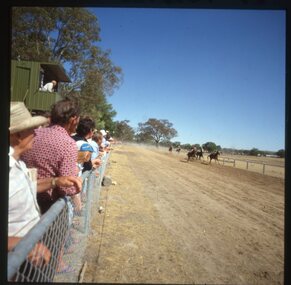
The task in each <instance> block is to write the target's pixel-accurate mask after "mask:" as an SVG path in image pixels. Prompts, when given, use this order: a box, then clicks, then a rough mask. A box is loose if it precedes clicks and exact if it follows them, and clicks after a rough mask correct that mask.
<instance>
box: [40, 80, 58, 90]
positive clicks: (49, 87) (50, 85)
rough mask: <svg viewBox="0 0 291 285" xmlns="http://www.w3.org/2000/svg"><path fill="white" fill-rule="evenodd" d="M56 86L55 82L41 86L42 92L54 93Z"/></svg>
mask: <svg viewBox="0 0 291 285" xmlns="http://www.w3.org/2000/svg"><path fill="white" fill-rule="evenodd" d="M56 85H57V81H55V80H52V81H51V82H48V83H47V84H46V85H45V86H43V88H42V91H48V92H54V88H55V86H56Z"/></svg>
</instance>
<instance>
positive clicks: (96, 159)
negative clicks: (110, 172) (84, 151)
mask: <svg viewBox="0 0 291 285" xmlns="http://www.w3.org/2000/svg"><path fill="white" fill-rule="evenodd" d="M101 164H102V160H101V159H99V158H95V159H92V165H93V168H97V167H98V166H100V165H101Z"/></svg>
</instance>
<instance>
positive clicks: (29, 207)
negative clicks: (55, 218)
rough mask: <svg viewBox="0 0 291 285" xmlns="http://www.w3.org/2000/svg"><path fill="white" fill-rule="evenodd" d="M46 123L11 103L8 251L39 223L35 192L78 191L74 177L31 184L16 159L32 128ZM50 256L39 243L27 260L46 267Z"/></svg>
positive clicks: (29, 140) (29, 142) (27, 146)
mask: <svg viewBox="0 0 291 285" xmlns="http://www.w3.org/2000/svg"><path fill="white" fill-rule="evenodd" d="M46 123H47V119H46V118H45V117H41V116H36V117H32V116H31V114H30V113H29V112H28V110H27V109H26V107H25V105H24V104H23V103H22V102H11V107H10V128H9V131H10V152H9V157H10V160H9V166H10V169H9V213H8V251H10V250H12V249H13V248H14V247H15V246H16V245H17V244H18V242H19V241H20V240H21V239H22V238H23V236H25V235H26V233H27V232H28V231H29V230H30V229H31V228H33V227H34V226H35V225H36V223H38V221H39V220H40V212H39V207H38V204H37V201H36V192H37V191H39V192H42V191H45V190H47V189H49V188H51V185H52V184H55V185H57V186H72V185H75V186H76V187H77V188H78V189H79V191H80V189H81V182H80V180H78V179H77V178H76V177H57V178H53V179H54V181H53V179H52V178H49V179H48V178H47V179H43V180H38V181H35V182H34V181H33V180H32V179H31V177H30V175H29V171H28V169H27V167H26V165H25V163H24V162H23V161H21V160H20V156H21V155H22V154H24V153H25V152H26V151H28V150H29V149H31V148H32V145H33V140H34V129H35V128H37V127H39V126H41V125H44V124H46ZM50 256H51V253H50V251H49V250H48V248H47V247H46V246H45V245H43V244H42V243H37V244H36V245H35V247H34V248H33V250H32V251H31V252H30V253H29V255H28V259H29V260H30V262H31V263H33V264H34V265H40V264H41V263H42V262H44V263H45V264H48V262H49V260H50Z"/></svg>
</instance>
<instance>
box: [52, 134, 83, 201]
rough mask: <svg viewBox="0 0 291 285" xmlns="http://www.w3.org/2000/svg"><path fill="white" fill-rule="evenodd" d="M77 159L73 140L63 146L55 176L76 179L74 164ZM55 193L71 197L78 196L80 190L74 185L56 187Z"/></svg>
mask: <svg viewBox="0 0 291 285" xmlns="http://www.w3.org/2000/svg"><path fill="white" fill-rule="evenodd" d="M77 158H78V150H77V145H76V143H75V141H74V140H72V141H71V142H69V143H66V144H65V145H64V149H63V151H62V159H61V160H60V162H59V164H58V170H57V176H59V177H60V176H74V177H76V175H77V173H76V162H77ZM55 191H57V193H58V194H59V196H61V197H62V196H73V195H76V194H78V193H79V192H80V191H81V190H80V189H79V188H78V187H76V185H72V186H68V187H63V186H59V187H56V189H55Z"/></svg>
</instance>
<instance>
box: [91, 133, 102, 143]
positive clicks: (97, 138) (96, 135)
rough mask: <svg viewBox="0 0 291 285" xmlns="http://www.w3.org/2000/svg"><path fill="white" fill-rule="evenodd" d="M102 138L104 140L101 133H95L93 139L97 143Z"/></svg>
mask: <svg viewBox="0 0 291 285" xmlns="http://www.w3.org/2000/svg"><path fill="white" fill-rule="evenodd" d="M102 138H103V135H102V134H101V133H95V134H94V135H93V137H92V140H93V141H94V142H96V143H97V142H98V140H100V139H102Z"/></svg>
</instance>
